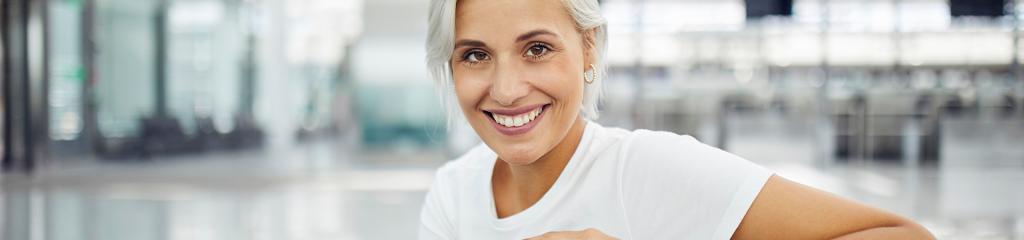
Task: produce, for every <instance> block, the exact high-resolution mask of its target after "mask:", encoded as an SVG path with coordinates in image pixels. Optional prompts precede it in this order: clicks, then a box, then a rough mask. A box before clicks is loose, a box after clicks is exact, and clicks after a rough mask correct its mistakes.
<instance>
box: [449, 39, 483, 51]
mask: <svg viewBox="0 0 1024 240" xmlns="http://www.w3.org/2000/svg"><path fill="white" fill-rule="evenodd" d="M463 46H465V47H478V48H483V47H487V44H486V43H484V42H482V41H479V40H472V39H462V40H459V41H458V42H455V48H456V49H458V48H459V47H463Z"/></svg>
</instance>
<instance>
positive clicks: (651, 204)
mask: <svg viewBox="0 0 1024 240" xmlns="http://www.w3.org/2000/svg"><path fill="white" fill-rule="evenodd" d="M495 161H498V160H497V155H496V154H495V153H494V151H491V149H490V148H488V147H487V146H486V145H484V144H480V146H477V147H475V148H473V149H472V150H470V151H469V152H468V153H466V154H465V155H463V156H461V157H459V158H458V159H456V160H455V161H451V162H449V163H447V164H445V165H444V166H443V167H441V168H440V169H439V170H438V171H437V177H436V178H435V179H434V182H433V184H432V186H431V188H430V192H429V193H427V197H426V202H425V203H424V206H423V210H422V212H421V214H420V221H421V224H420V229H419V235H420V239H524V238H529V237H534V236H538V235H542V234H544V233H547V232H551V231H569V230H571V231H577V230H582V229H586V228H596V229H598V230H600V231H601V232H604V233H605V234H608V235H610V236H613V237H616V238H620V239H729V238H730V237H731V236H732V234H733V232H735V231H736V227H737V226H739V224H740V221H741V220H743V216H744V215H745V214H746V212H747V209H749V208H750V205H751V203H752V202H753V201H754V198H756V197H757V194H758V192H760V191H761V187H762V186H764V183H765V182H766V181H767V180H768V178H769V177H771V175H772V174H773V173H772V172H771V171H769V170H767V169H765V168H762V167H761V166H758V165H756V164H754V163H751V162H749V161H747V160H744V159H742V158H740V157H737V156H735V155H733V154H730V153H728V152H725V151H722V150H720V149H717V148H714V147H711V146H708V145H705V144H703V143H700V142H698V141H697V140H696V139H694V138H693V137H690V136H680V135H677V134H674V133H669V132H655V131H648V130H637V131H633V132H630V131H626V130H623V129H618V128H606V127H602V126H600V125H598V124H596V123H593V122H587V126H586V130H584V133H583V138H582V140H580V144H579V147H578V148H577V149H576V152H575V153H573V155H572V158H571V159H570V160H569V163H568V164H567V165H566V167H565V169H564V170H563V171H562V173H561V175H559V177H558V179H557V180H556V181H555V183H554V185H553V186H552V187H551V189H549V190H548V191H547V193H545V194H544V196H543V197H541V199H540V200H539V201H537V203H535V204H534V205H533V206H530V207H529V208H527V209H526V210H523V211H522V212H519V213H517V214H515V215H512V216H509V217H506V218H501V219H499V218H498V217H497V214H496V210H495V207H494V198H493V195H492V192H491V173H492V172H493V169H494V164H495Z"/></svg>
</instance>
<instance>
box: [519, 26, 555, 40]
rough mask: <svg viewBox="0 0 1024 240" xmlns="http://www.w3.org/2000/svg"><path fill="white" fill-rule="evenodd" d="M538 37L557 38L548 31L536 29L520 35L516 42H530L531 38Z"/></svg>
mask: <svg viewBox="0 0 1024 240" xmlns="http://www.w3.org/2000/svg"><path fill="white" fill-rule="evenodd" d="M539 35H551V36H554V37H558V34H555V33H553V32H551V31H548V30H545V29H537V30H533V31H529V32H526V33H523V34H522V35H519V37H516V42H522V41H526V40H530V38H533V37H536V36H539Z"/></svg>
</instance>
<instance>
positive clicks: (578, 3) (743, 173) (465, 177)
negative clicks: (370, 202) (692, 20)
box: [420, 0, 931, 239]
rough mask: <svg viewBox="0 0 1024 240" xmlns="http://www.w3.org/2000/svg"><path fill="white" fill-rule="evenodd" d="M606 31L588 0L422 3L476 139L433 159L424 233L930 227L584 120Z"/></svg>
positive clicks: (765, 234) (433, 65)
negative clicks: (448, 157)
mask: <svg viewBox="0 0 1024 240" xmlns="http://www.w3.org/2000/svg"><path fill="white" fill-rule="evenodd" d="M604 28H605V23H604V20H603V18H602V17H601V16H600V7H599V4H598V3H597V1H596V0H562V1H553V0H461V1H455V0H434V1H432V3H431V9H430V32H429V34H430V35H429V37H428V40H427V51H428V59H427V61H428V65H429V67H430V69H431V71H432V74H433V77H434V79H435V80H436V81H437V82H438V85H439V86H440V88H441V89H442V90H443V92H444V93H445V94H446V96H448V98H447V101H446V104H447V105H453V103H457V105H458V107H459V109H460V111H455V110H450V111H451V112H453V113H461V115H462V116H463V117H464V118H465V120H466V121H467V122H468V123H469V124H470V126H472V127H473V129H474V131H475V132H476V133H477V135H479V136H480V138H481V139H482V140H483V142H484V144H481V145H480V146H477V147H475V148H474V149H472V150H470V151H469V152H468V153H466V154H465V155H463V156H462V157H459V158H458V159H456V160H455V161H452V162H450V163H448V164H446V165H445V166H444V167H442V168H441V169H440V170H438V173H437V177H436V179H435V182H434V183H433V186H432V187H431V190H430V192H429V193H428V194H427V199H426V203H425V204H424V207H423V211H422V213H421V228H420V237H421V238H422V239H524V238H531V237H535V238H539V239H580V238H583V239H614V238H624V239H729V238H733V239H822V238H899V239H927V238H931V235H930V234H929V233H928V232H927V231H926V230H924V229H923V228H921V227H920V226H919V225H917V224H916V223H913V222H911V221H908V220H906V219H904V218H902V217H899V216H896V215H893V214H890V213H887V212H884V211H881V210H878V209H875V208H871V207H868V206H864V205H861V204H858V203H855V202H851V201H848V200H845V199H842V198H838V197H835V196H832V195H830V194H827V193H824V192H821V191H818V190H815V189H812V188H809V187H805V186H803V185H800V184H797V183H794V182H791V181H788V180H786V179H783V178H781V177H778V176H775V175H774V174H773V172H772V171H770V170H768V169H765V168H763V167H761V166H758V165H756V164H753V163H751V162H749V161H747V160H745V159H742V158H739V157H737V156H735V155H732V154H730V153H727V152H724V151H722V150H719V149H716V148H713V147H710V146H707V145H704V144H702V143H700V142H698V141H697V140H695V139H694V138H692V137H689V136H680V135H677V134H674V133H668V132H653V131H647V130H636V131H627V130H623V129H617V128H606V127H603V126H601V125H599V124H597V123H594V122H591V121H590V120H592V119H595V118H596V117H597V113H596V102H597V98H598V96H599V95H600V84H601V82H602V81H601V77H602V76H603V75H602V73H603V72H604V71H603V66H604V64H603V53H604V45H605V29H604ZM449 107H451V106H449ZM449 115H450V116H451V118H452V119H454V118H456V117H457V114H449ZM450 120H451V119H450Z"/></svg>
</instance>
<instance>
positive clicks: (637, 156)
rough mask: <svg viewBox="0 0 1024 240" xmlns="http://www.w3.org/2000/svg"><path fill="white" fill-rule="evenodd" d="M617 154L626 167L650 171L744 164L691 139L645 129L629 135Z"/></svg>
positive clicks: (733, 156) (686, 136)
mask: <svg viewBox="0 0 1024 240" xmlns="http://www.w3.org/2000/svg"><path fill="white" fill-rule="evenodd" d="M619 154H620V155H619V159H621V160H623V161H624V162H626V164H627V165H630V164H632V165H636V164H641V165H650V166H651V167H658V166H667V165H683V166H690V167H693V168H690V169H704V168H706V167H708V164H712V165H713V164H716V163H724V162H732V161H738V160H740V161H745V160H742V158H740V157H738V156H736V155H733V154H731V153H728V152H726V151H724V150H721V149H719V148H717V147H714V146H710V145H707V144H704V143H702V142H701V141H699V140H697V139H696V138H694V137H693V136H690V135H680V134H676V133H673V132H666V131H652V130H646V129H639V130H633V131H631V132H630V133H629V136H628V137H627V138H625V140H624V141H623V144H622V151H621V152H620V153H619ZM666 164H667V165H666Z"/></svg>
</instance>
